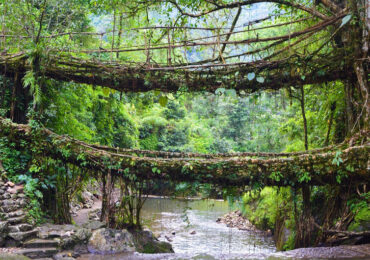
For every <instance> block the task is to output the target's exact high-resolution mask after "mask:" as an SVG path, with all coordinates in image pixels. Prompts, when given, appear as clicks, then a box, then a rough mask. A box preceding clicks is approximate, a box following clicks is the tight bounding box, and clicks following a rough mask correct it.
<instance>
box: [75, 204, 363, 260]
mask: <svg viewBox="0 0 370 260" xmlns="http://www.w3.org/2000/svg"><path fill="white" fill-rule="evenodd" d="M231 210H232V208H231V207H230V206H229V205H228V203H227V202H225V201H220V200H178V199H176V200H174V199H168V198H148V199H147V201H146V203H145V205H144V208H143V212H142V214H143V215H142V216H143V224H144V225H145V226H148V227H149V228H150V230H151V231H153V233H154V234H155V235H156V236H157V237H159V240H162V241H166V242H170V243H171V244H172V246H173V249H174V251H175V254H138V253H135V254H125V253H121V254H116V255H104V256H101V255H84V256H81V257H80V258H79V259H80V260H92V259H94V260H118V259H130V260H131V259H132V260H134V259H135V260H137V259H142V260H148V259H151V260H159V259H168V260H169V259H171V260H172V259H177V260H179V259H184V260H185V259H193V260H195V259H197V260H198V259H199V260H200V259H202V260H203V259H204V260H215V259H217V260H218V259H228V260H237V259H274V260H277V259H298V258H302V257H303V258H305V259H327V257H324V258H322V257H321V258H320V257H317V253H320V252H321V253H322V252H328V250H330V251H333V253H332V254H331V257H329V258H332V257H333V256H334V258H336V259H339V258H338V257H336V256H338V254H339V255H340V256H343V255H344V256H346V259H348V258H347V257H349V258H351V259H361V258H357V257H355V256H356V254H355V255H353V256H352V257H351V254H350V253H348V252H347V251H346V252H341V251H340V249H339V248H338V249H336V248H315V249H314V252H309V253H308V255H307V254H306V255H302V252H301V251H297V252H294V251H288V252H285V253H276V248H275V246H274V242H273V240H272V238H270V237H266V236H263V235H260V234H256V233H253V232H248V231H241V230H238V229H236V228H228V227H226V225H225V224H219V223H217V222H216V220H217V218H219V217H221V216H223V215H224V214H226V213H227V212H229V211H231ZM366 249H369V250H370V245H369V248H366ZM290 252H291V253H290ZM303 252H305V251H303ZM369 252H370V251H369ZM362 259H366V258H362Z"/></svg>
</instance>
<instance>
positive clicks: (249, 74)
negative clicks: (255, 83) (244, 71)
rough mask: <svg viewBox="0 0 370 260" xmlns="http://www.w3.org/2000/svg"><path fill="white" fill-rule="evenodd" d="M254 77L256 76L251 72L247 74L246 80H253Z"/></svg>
mask: <svg viewBox="0 0 370 260" xmlns="http://www.w3.org/2000/svg"><path fill="white" fill-rule="evenodd" d="M255 76H256V74H255V73H254V72H251V73H248V75H247V77H248V80H250V81H251V80H253V79H254V77H255Z"/></svg>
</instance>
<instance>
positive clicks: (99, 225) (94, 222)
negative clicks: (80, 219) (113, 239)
mask: <svg viewBox="0 0 370 260" xmlns="http://www.w3.org/2000/svg"><path fill="white" fill-rule="evenodd" d="M82 227H84V228H87V229H91V230H92V231H94V230H96V229H100V228H105V227H106V224H105V223H104V222H101V221H97V220H92V221H89V222H86V223H84V224H82Z"/></svg>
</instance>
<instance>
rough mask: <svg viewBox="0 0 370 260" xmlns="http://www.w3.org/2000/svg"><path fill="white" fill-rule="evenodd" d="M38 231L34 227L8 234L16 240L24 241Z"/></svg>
mask: <svg viewBox="0 0 370 260" xmlns="http://www.w3.org/2000/svg"><path fill="white" fill-rule="evenodd" d="M37 233H38V231H37V230H36V229H34V230H30V231H25V232H14V233H9V234H8V236H9V237H11V238H13V239H14V240H16V241H25V240H26V239H27V238H31V237H35V236H36V235H37Z"/></svg>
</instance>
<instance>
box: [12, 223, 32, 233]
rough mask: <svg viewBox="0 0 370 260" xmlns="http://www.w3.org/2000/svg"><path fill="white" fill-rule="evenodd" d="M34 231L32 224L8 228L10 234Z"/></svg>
mask: <svg viewBox="0 0 370 260" xmlns="http://www.w3.org/2000/svg"><path fill="white" fill-rule="evenodd" d="M32 229H33V226H32V225H30V224H19V225H13V226H8V230H9V232H10V233H15V232H24V231H30V230H32Z"/></svg>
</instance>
